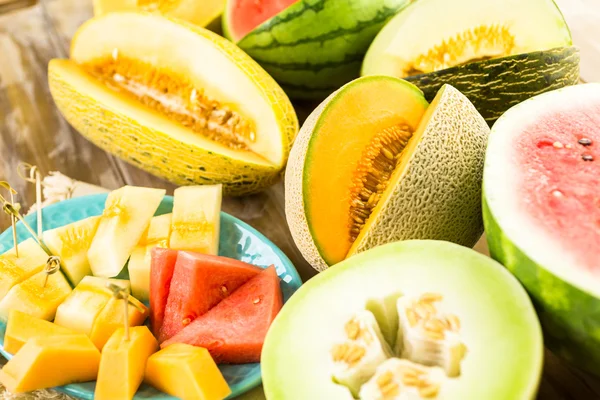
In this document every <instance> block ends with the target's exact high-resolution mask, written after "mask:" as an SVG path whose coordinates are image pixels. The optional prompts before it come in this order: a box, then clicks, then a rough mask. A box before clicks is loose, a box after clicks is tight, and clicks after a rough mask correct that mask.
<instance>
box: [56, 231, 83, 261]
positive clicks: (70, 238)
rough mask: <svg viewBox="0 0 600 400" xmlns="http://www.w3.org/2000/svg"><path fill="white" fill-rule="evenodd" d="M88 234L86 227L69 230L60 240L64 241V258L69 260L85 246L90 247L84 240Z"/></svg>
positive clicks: (62, 251)
mask: <svg viewBox="0 0 600 400" xmlns="http://www.w3.org/2000/svg"><path fill="white" fill-rule="evenodd" d="M87 233H88V232H87V230H86V229H85V228H84V227H78V228H76V229H67V230H66V231H65V234H64V235H62V236H61V238H60V239H61V241H62V250H61V253H62V257H63V258H69V257H71V256H72V255H73V254H76V253H78V252H80V251H81V250H82V249H83V247H84V246H89V243H87V242H86V240H84V239H85V238H86V236H87Z"/></svg>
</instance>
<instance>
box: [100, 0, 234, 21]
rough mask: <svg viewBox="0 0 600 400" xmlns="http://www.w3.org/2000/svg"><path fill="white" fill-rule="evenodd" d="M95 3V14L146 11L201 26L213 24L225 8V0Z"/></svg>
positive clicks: (147, 0) (144, 0)
mask: <svg viewBox="0 0 600 400" xmlns="http://www.w3.org/2000/svg"><path fill="white" fill-rule="evenodd" d="M93 4H94V15H95V16H99V15H104V14H107V13H109V12H115V11H146V12H150V13H156V14H160V15H165V16H167V17H173V18H180V19H183V20H185V21H189V22H191V23H193V24H196V25H199V26H208V25H211V23H212V22H214V21H215V20H216V19H217V18H219V17H220V16H221V14H223V10H224V9H225V0H201V1H198V0H94V2H93Z"/></svg>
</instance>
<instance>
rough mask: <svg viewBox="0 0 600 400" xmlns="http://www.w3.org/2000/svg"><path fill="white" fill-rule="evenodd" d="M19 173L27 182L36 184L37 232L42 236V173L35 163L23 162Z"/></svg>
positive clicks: (18, 170)
mask: <svg viewBox="0 0 600 400" xmlns="http://www.w3.org/2000/svg"><path fill="white" fill-rule="evenodd" d="M17 173H18V174H19V176H20V177H21V178H23V179H24V180H25V181H26V182H29V183H33V184H35V206H36V210H37V234H38V236H39V237H41V236H42V233H43V232H44V228H43V226H42V174H41V173H40V170H39V168H38V167H36V166H35V165H31V164H29V163H25V162H23V163H21V164H19V166H18V168H17Z"/></svg>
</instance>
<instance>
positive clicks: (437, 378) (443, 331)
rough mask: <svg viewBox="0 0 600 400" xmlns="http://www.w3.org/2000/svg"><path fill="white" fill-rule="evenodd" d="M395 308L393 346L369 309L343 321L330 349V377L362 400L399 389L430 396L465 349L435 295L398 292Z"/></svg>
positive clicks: (456, 368) (455, 372) (451, 374)
mask: <svg viewBox="0 0 600 400" xmlns="http://www.w3.org/2000/svg"><path fill="white" fill-rule="evenodd" d="M396 311H397V316H398V324H397V325H398V331H397V338H396V347H395V348H394V349H393V350H391V348H390V346H389V344H388V343H387V342H386V341H385V339H384V338H383V336H382V335H381V332H380V329H379V327H378V324H377V322H376V320H375V318H374V316H373V314H371V313H370V312H369V311H361V312H360V313H358V314H355V315H353V316H352V317H351V318H350V319H349V320H348V321H347V322H346V324H345V325H344V327H343V338H342V339H341V340H340V341H338V342H336V343H335V344H334V345H333V346H332V348H331V359H332V361H333V362H334V363H335V370H334V371H333V373H332V377H333V381H334V382H336V383H338V384H341V385H344V386H346V387H348V389H350V390H351V392H352V393H353V394H355V395H356V394H358V393H360V395H359V398H361V399H364V400H369V399H373V400H374V399H381V398H396V396H400V395H401V394H402V393H404V392H409V393H411V395H417V396H418V397H421V398H434V397H436V396H437V395H438V393H439V391H440V389H441V385H442V384H443V382H444V380H445V379H452V378H455V377H458V376H459V375H460V364H461V362H462V360H463V358H464V357H465V354H466V350H467V349H466V346H465V345H464V343H462V340H461V338H460V330H461V323H460V319H459V317H458V316H457V315H456V314H455V313H452V312H450V311H449V310H448V307H447V306H446V305H445V304H444V301H443V296H442V295H441V294H439V293H422V294H420V295H417V296H401V297H400V298H398V300H397V302H396ZM390 325H394V324H390ZM340 364H341V365H342V368H340ZM418 397H417V398H418Z"/></svg>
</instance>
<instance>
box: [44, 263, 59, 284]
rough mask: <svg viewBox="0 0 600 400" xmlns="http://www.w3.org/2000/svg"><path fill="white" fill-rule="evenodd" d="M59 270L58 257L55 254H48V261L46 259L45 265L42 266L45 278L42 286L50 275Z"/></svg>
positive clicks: (46, 282)
mask: <svg viewBox="0 0 600 400" xmlns="http://www.w3.org/2000/svg"><path fill="white" fill-rule="evenodd" d="M59 270H60V258H59V257H56V256H50V257H49V258H48V261H46V267H44V272H45V273H46V278H45V279H44V286H43V287H46V285H47V284H48V278H49V277H50V275H52V274H55V273H57V272H58V271H59Z"/></svg>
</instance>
